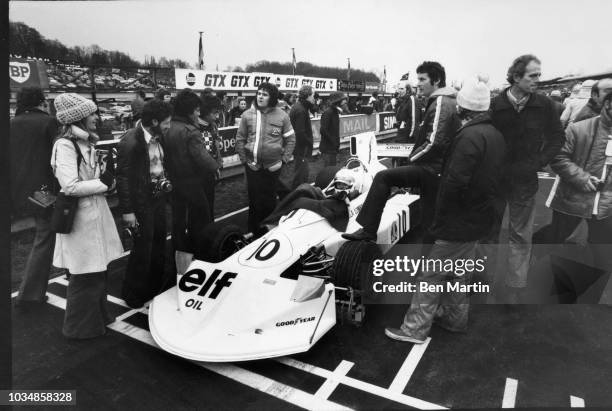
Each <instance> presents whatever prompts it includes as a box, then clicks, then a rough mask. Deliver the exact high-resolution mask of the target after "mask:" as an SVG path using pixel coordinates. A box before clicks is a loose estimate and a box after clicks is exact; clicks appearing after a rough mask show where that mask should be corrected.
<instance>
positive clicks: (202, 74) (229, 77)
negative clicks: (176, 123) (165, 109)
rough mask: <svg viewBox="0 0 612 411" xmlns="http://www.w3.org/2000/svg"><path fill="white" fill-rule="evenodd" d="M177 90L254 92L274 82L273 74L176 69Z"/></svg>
mask: <svg viewBox="0 0 612 411" xmlns="http://www.w3.org/2000/svg"><path fill="white" fill-rule="evenodd" d="M174 75H175V77H176V88H177V89H179V90H180V89H183V88H190V89H193V90H204V89H205V88H206V87H211V88H214V89H218V90H225V91H253V90H257V87H258V86H259V85H260V84H261V83H265V82H270V81H272V82H274V80H275V79H274V74H272V73H234V72H217V71H203V70H190V69H175V71H174Z"/></svg>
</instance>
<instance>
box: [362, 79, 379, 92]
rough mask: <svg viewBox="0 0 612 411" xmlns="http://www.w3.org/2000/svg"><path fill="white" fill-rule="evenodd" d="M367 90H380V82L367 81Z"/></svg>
mask: <svg viewBox="0 0 612 411" xmlns="http://www.w3.org/2000/svg"><path fill="white" fill-rule="evenodd" d="M365 91H366V92H369V93H371V92H374V91H378V83H374V82H371V81H366V83H365Z"/></svg>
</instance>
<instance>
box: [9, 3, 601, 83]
mask: <svg viewBox="0 0 612 411" xmlns="http://www.w3.org/2000/svg"><path fill="white" fill-rule="evenodd" d="M9 7H10V9H9V10H10V15H9V18H10V20H11V21H21V22H24V23H26V24H28V25H29V26H32V27H34V28H35V29H37V30H38V31H39V32H40V33H41V34H42V35H43V36H45V37H46V38H49V39H58V40H60V41H61V42H62V43H64V44H66V45H67V46H75V45H81V46H88V45H91V44H98V45H99V46H100V47H102V48H105V49H109V50H115V49H116V50H120V51H123V52H125V53H127V54H129V55H130V56H132V57H133V58H135V59H137V60H140V61H144V56H145V55H154V56H156V57H161V56H165V57H167V58H180V59H183V60H185V61H187V62H189V63H190V64H194V63H195V62H196V61H197V52H198V31H204V33H205V34H204V36H205V37H204V50H205V53H204V62H205V65H206V68H207V69H208V70H215V68H216V66H217V65H219V69H220V70H224V69H225V68H226V67H227V66H242V67H244V66H245V65H246V64H248V63H254V62H256V61H258V60H271V61H282V62H288V61H291V48H292V47H294V48H295V54H296V58H297V60H298V61H308V62H311V63H313V64H318V65H324V66H335V67H346V62H347V60H346V59H347V57H350V59H351V67H353V68H359V69H365V70H373V71H374V72H376V73H382V70H383V66H385V65H386V67H387V80H388V81H389V82H391V83H393V82H396V81H397V80H399V77H400V76H401V75H402V74H403V73H405V72H406V71H410V72H411V73H414V72H415V69H416V67H417V66H418V65H419V64H420V63H421V62H422V61H423V60H436V61H439V62H440V63H442V65H444V66H445V68H446V73H447V79H448V82H449V83H450V82H451V81H452V80H457V81H461V80H463V79H464V78H466V77H467V76H470V75H472V74H474V73H477V72H482V73H486V74H487V75H489V77H490V79H491V83H492V86H497V85H500V84H501V83H502V82H503V81H504V78H505V72H506V70H507V68H508V66H509V65H510V63H511V62H512V59H513V58H514V57H516V56H518V55H520V54H525V53H533V54H535V55H537V56H538V57H539V58H540V59H541V60H542V63H543V64H542V70H543V79H548V78H552V77H556V76H561V75H565V74H568V73H580V74H588V73H595V72H601V71H603V70H607V69H612V47H611V44H610V43H611V41H610V40H611V39H612V33H611V32H610V29H609V24H610V21H609V16H610V15H612V1H610V0H580V1H578V0H539V1H537V0H508V1H501V0H500V1H496V0H431V1H426V0H421V1H412V0H367V1H365V0H350V1H348V0H308V1H306V0H201V1H182V0H172V1H151V0H149V1H102V2H98V1H84V2H79V1H69V2H61V1H53V2H44V1H36V2H34V1H31V2H30V1H11V3H10V6H9ZM597 16H601V18H598V17H597ZM606 21H608V23H606ZM297 74H300V73H297ZM411 80H412V81H413V82H414V81H415V76H413V75H411Z"/></svg>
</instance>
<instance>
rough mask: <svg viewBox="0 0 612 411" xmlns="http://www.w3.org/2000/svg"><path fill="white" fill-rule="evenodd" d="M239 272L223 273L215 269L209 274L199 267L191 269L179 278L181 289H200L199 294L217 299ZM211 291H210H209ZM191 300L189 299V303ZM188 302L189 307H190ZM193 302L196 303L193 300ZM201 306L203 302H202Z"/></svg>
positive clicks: (185, 290)
mask: <svg viewBox="0 0 612 411" xmlns="http://www.w3.org/2000/svg"><path fill="white" fill-rule="evenodd" d="M237 275H238V273H231V272H226V273H223V274H222V272H221V270H214V271H213V272H212V273H211V274H210V276H207V275H206V273H205V272H204V270H201V269H199V268H196V269H193V270H189V271H187V272H186V273H185V274H183V276H182V277H181V279H180V280H179V283H178V287H179V290H181V291H183V292H186V293H191V292H194V291H196V290H198V293H197V295H198V296H200V297H205V296H207V297H208V298H210V299H212V300H214V299H216V298H217V297H218V296H219V294H220V293H221V291H223V289H225V288H227V287H230V286H231V285H232V281H231V280H233V279H234V278H236V276H237ZM209 291H210V293H209ZM188 302H189V300H187V303H188ZM187 303H185V304H186V306H187V307H189V306H188V305H187ZM191 304H194V303H193V302H192V303H191ZM200 306H201V304H200Z"/></svg>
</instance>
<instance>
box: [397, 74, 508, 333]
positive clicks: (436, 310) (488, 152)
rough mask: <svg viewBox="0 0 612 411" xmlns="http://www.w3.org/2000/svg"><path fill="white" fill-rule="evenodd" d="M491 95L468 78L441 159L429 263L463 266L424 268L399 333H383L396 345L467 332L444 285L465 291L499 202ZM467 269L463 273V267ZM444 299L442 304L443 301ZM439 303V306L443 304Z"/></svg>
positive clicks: (462, 301)
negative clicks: (456, 124) (442, 332)
mask: <svg viewBox="0 0 612 411" xmlns="http://www.w3.org/2000/svg"><path fill="white" fill-rule="evenodd" d="M490 100H491V99H490V92H489V89H488V87H487V86H486V83H485V82H484V81H483V79H481V78H476V79H469V80H467V81H465V82H464V86H463V88H462V89H461V91H460V92H459V93H458V94H457V104H458V116H459V117H460V118H461V121H462V123H463V126H462V127H461V128H460V129H459V131H458V133H457V135H456V136H455V138H454V140H453V143H452V146H451V149H450V153H449V155H448V157H447V158H446V160H445V164H444V171H443V174H442V178H441V180H440V190H439V191H438V198H437V200H436V210H435V219H434V222H433V224H432V226H431V233H432V235H433V236H434V237H435V239H436V240H435V244H434V245H433V247H432V250H431V253H430V254H429V256H428V259H429V260H434V261H442V262H443V264H444V266H445V267H446V264H447V263H446V262H447V261H449V260H450V261H453V262H454V263H459V262H461V263H462V265H461V266H459V265H458V264H456V265H455V270H453V271H450V272H447V271H444V270H443V269H442V265H438V267H437V268H436V267H435V264H434V267H431V268H426V269H423V270H422V271H421V274H420V275H419V276H418V277H417V280H418V281H417V284H416V285H417V288H416V292H415V294H414V296H413V298H412V302H411V305H410V308H409V309H408V311H407V312H406V315H405V316H404V321H403V323H402V325H401V326H400V328H390V327H389V328H386V329H385V335H387V336H388V337H389V338H392V339H394V340H398V341H407V342H412V343H416V344H421V343H424V342H425V340H426V338H427V336H428V335H429V330H430V329H431V325H432V323H433V322H435V323H436V324H437V325H439V326H440V327H442V328H444V329H446V330H449V331H453V332H463V331H465V330H466V329H467V319H468V309H469V304H468V299H467V294H466V293H465V291H463V290H462V291H449V289H448V288H447V287H446V285H447V283H448V284H451V283H454V285H460V286H464V285H466V283H467V279H466V276H469V274H468V273H467V272H466V271H468V270H467V264H465V265H463V263H464V262H467V261H470V260H471V261H472V262H473V263H474V264H475V263H476V262H475V261H474V259H475V254H476V244H477V242H478V240H479V239H481V238H482V237H483V236H485V235H487V234H488V233H489V231H490V230H491V227H492V225H493V224H495V221H496V216H497V208H498V207H499V206H498V205H497V203H498V202H499V199H500V197H501V196H500V187H499V185H500V181H501V171H500V169H499V164H500V162H501V161H502V160H503V158H504V155H505V146H506V144H505V142H504V137H503V136H502V135H501V133H500V132H499V131H498V130H497V129H495V127H493V125H492V124H491V117H490V116H489V113H488V112H487V110H488V109H489V103H490ZM464 267H465V268H464ZM422 283H426V284H427V285H429V286H432V285H441V286H442V287H443V289H444V290H445V291H444V292H438V291H431V290H430V289H428V291H421V289H420V284H422ZM442 300H443V301H442ZM441 302H442V304H441Z"/></svg>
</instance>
